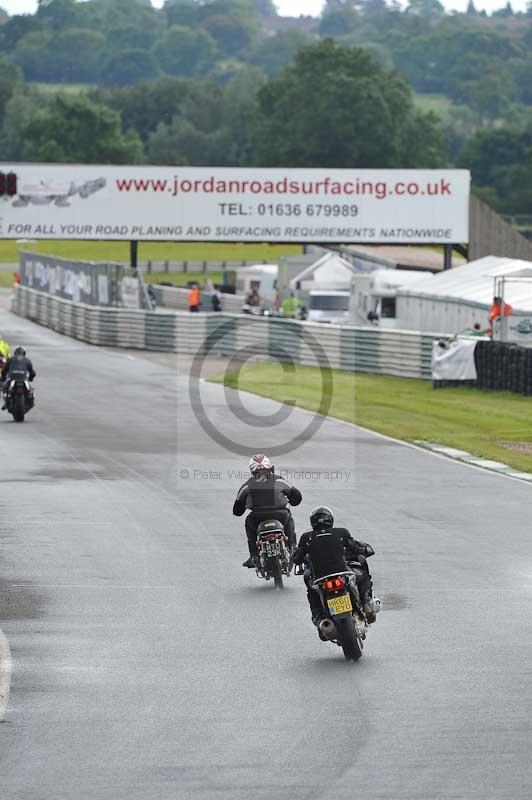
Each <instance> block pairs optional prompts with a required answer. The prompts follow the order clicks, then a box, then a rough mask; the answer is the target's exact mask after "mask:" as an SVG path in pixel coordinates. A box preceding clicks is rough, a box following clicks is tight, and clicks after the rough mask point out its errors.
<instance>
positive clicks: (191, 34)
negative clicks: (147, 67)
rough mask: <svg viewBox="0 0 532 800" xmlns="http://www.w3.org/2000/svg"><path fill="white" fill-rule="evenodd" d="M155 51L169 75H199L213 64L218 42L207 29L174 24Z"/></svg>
mask: <svg viewBox="0 0 532 800" xmlns="http://www.w3.org/2000/svg"><path fill="white" fill-rule="evenodd" d="M153 53H154V55H155V57H156V59H157V61H158V63H159V64H160V66H161V68H162V69H163V70H164V71H165V72H167V73H168V74H169V75H188V76H190V75H199V74H202V73H203V72H205V71H206V70H207V69H208V67H210V65H211V64H212V62H213V60H214V56H215V54H216V42H215V41H214V39H213V38H212V36H210V35H209V34H208V33H207V32H206V31H202V30H193V29H192V28H185V27H181V26H179V25H173V26H172V27H171V28H169V29H168V31H167V32H166V33H165V35H164V36H163V38H162V39H161V40H160V41H159V42H157V44H156V45H155V47H154V48H153Z"/></svg>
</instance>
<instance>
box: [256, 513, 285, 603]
mask: <svg viewBox="0 0 532 800" xmlns="http://www.w3.org/2000/svg"><path fill="white" fill-rule="evenodd" d="M257 553H258V556H257V558H256V563H255V568H256V570H257V575H258V576H259V578H264V580H267V581H269V580H271V579H272V578H273V582H274V584H275V588H276V589H282V588H283V575H285V576H286V577H287V578H288V577H290V570H291V563H290V550H289V547H288V536H287V535H286V534H285V532H284V527H283V524H282V523H281V522H279V521H278V520H276V519H273V520H267V521H265V522H261V523H260V524H259V526H258V528H257Z"/></svg>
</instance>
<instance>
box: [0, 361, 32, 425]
mask: <svg viewBox="0 0 532 800" xmlns="http://www.w3.org/2000/svg"><path fill="white" fill-rule="evenodd" d="M35 375H36V372H35V370H34V369H33V364H32V363H31V361H30V359H29V358H26V350H25V349H24V347H20V346H19V347H16V348H15V351H14V353H13V355H12V356H11V358H8V359H7V361H6V363H5V366H4V368H3V370H2V376H1V380H2V382H4V381H6V380H11V379H12V378H14V377H17V376H20V377H23V378H24V380H30V381H32V380H33V379H34V377H35ZM5 408H6V404H5V402H4V405H3V406H2V411H4V410H5Z"/></svg>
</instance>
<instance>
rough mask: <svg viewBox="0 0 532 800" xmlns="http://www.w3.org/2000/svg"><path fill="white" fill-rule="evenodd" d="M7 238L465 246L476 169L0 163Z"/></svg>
mask: <svg viewBox="0 0 532 800" xmlns="http://www.w3.org/2000/svg"><path fill="white" fill-rule="evenodd" d="M0 171H2V172H10V171H13V172H14V173H15V174H16V175H17V195H16V196H14V197H7V196H4V197H0V238H4V239H5V238H7V239H20V238H33V239H120V240H145V241H150V240H151V241H157V240H159V241H219V242H222V241H223V242H294V243H299V242H323V243H327V242H331V243H333V242H337V243H348V242H358V243H362V242H379V243H383V242H388V243H405V244H406V243H410V244H412V243H424V242H425V243H465V242H467V241H468V240H469V185H470V174H469V172H468V171H467V170H359V169H352V170H351V169H289V168H286V169H284V168H276V169H264V168H260V169H259V168H256V169H255V168H254V169H251V168H249V169H241V168H217V167H215V168H211V167H143V166H137V167H120V166H85V165H75V164H73V165H58V164H43V165H40V164H3V165H2V164H0Z"/></svg>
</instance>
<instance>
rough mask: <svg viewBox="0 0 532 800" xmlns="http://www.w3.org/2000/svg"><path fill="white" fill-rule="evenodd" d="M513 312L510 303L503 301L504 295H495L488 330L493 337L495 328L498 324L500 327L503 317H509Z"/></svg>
mask: <svg viewBox="0 0 532 800" xmlns="http://www.w3.org/2000/svg"><path fill="white" fill-rule="evenodd" d="M512 313H513V308H512V306H511V305H510V304H509V303H503V302H502V297H494V298H493V304H492V306H491V310H490V313H489V317H488V326H489V327H488V332H489V335H490V336H491V337H492V338H493V329H494V327H495V326H496V325H498V326H499V327H500V324H501V317H509V316H511V315H512Z"/></svg>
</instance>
